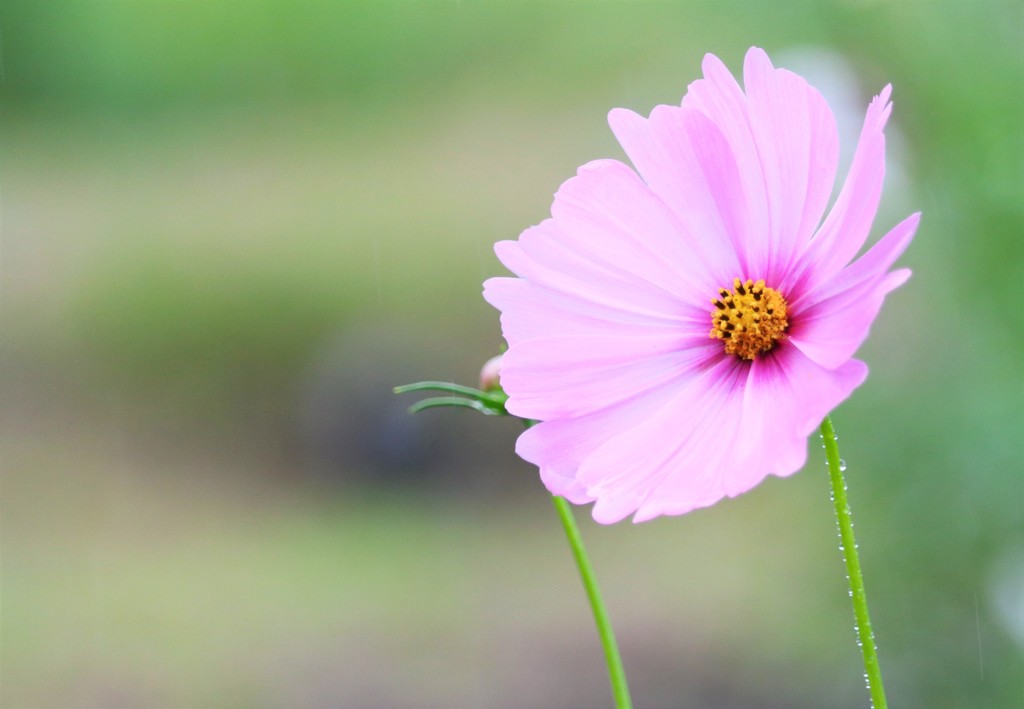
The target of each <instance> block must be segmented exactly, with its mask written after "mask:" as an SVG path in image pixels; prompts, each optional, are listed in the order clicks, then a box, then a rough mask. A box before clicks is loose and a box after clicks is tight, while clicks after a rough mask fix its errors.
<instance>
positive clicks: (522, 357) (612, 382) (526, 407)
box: [501, 327, 721, 421]
mask: <svg viewBox="0 0 1024 709" xmlns="http://www.w3.org/2000/svg"><path fill="white" fill-rule="evenodd" d="M720 356H721V346H720V345H718V344H717V343H716V342H714V341H711V340H709V339H708V336H707V333H706V332H702V333H701V334H700V335H698V336H696V337H691V338H689V339H686V338H684V337H681V336H680V335H679V334H676V333H671V332H662V333H658V332H656V331H652V332H651V333H648V334H646V335H636V334H632V335H626V334H624V332H618V331H616V330H615V328H612V327H609V328H608V330H607V331H606V332H605V333H604V334H601V335H562V336H553V337H543V338H536V339H532V340H527V341H525V342H520V343H519V344H517V345H516V346H515V347H512V348H510V349H509V350H508V352H506V353H505V356H504V357H503V358H502V362H501V384H502V387H503V388H504V389H505V392H506V393H507V394H508V395H509V400H508V402H507V403H506V407H507V408H508V410H509V412H510V413H512V414H514V415H515V416H520V417H522V418H528V419H540V420H545V421H546V420H548V419H557V418H569V417H574V416H582V415H585V414H588V413H591V412H593V411H596V410H598V409H602V408H606V407H608V406H611V405H614V404H617V403H619V402H621V401H624V400H626V399H630V398H633V397H635V396H638V395H640V394H643V393H645V392H647V391H649V390H651V389H654V388H658V387H663V386H668V385H671V384H673V382H675V381H678V380H679V379H681V378H682V377H683V376H684V375H686V374H687V373H689V372H691V371H693V370H694V369H695V368H697V367H698V366H700V365H701V364H702V363H704V362H706V361H707V360H708V359H709V358H716V357H720Z"/></svg>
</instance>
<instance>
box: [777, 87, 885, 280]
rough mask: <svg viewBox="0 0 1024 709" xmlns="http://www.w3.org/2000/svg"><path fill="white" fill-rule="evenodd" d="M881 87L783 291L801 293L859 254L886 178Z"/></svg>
mask: <svg viewBox="0 0 1024 709" xmlns="http://www.w3.org/2000/svg"><path fill="white" fill-rule="evenodd" d="M891 93H892V87H891V86H886V87H885V88H884V89H882V91H881V93H880V94H879V95H878V96H875V98H874V99H873V100H872V101H871V105H869V106H868V112H867V115H866V116H865V118H864V126H863V127H862V128H861V133H860V139H859V141H858V142H857V150H856V152H855V153H854V156H853V163H852V164H851V165H850V173H849V174H848V175H847V177H846V182H845V183H844V184H843V189H842V191H840V193H839V197H838V198H837V199H836V203H835V204H834V205H833V206H832V210H831V211H830V212H829V214H828V216H827V217H826V218H825V221H824V223H823V224H822V225H821V228H820V229H819V230H818V233H817V234H816V235H815V237H814V238H813V239H812V240H811V241H810V243H809V244H807V247H806V249H805V250H804V253H803V254H802V255H801V257H800V260H801V262H802V263H803V268H801V269H799V270H797V271H795V272H794V273H792V274H791V276H790V277H789V278H788V279H787V282H786V283H784V284H783V288H785V289H786V291H785V292H793V293H795V292H802V291H803V290H805V289H807V288H812V287H814V285H815V284H817V283H821V282H822V281H826V280H828V279H829V278H831V277H832V276H833V275H835V274H836V273H838V272H839V271H840V270H841V269H842V268H843V267H844V266H845V265H846V264H848V263H849V262H850V260H851V259H852V258H853V257H854V256H855V255H856V254H857V252H858V251H860V248H861V247H862V246H863V245H864V242H865V240H866V239H867V237H868V232H869V231H870V230H871V223H872V222H873V221H874V220H875V213H876V212H877V211H878V201H879V199H880V198H881V194H882V181H883V178H884V177H885V132H884V130H885V124H886V121H887V120H888V119H889V113H890V111H891V110H892V104H890V103H889V95H890V94H891Z"/></svg>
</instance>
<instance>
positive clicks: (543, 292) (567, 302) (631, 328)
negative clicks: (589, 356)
mask: <svg viewBox="0 0 1024 709" xmlns="http://www.w3.org/2000/svg"><path fill="white" fill-rule="evenodd" d="M484 299H485V300H486V301H487V302H488V303H490V304H491V305H493V306H494V307H496V308H497V309H498V310H500V311H501V331H502V334H503V335H504V336H505V341H506V342H508V344H509V346H510V347H514V346H515V345H517V344H518V343H520V342H522V341H524V340H529V339H532V338H535V337H553V336H556V335H566V334H576V335H603V334H606V333H607V332H608V331H609V328H614V329H615V330H616V331H618V332H620V333H623V335H624V336H627V337H631V336H633V335H644V334H648V333H651V332H659V331H664V332H674V333H678V332H679V331H680V330H681V329H683V328H687V327H691V328H692V327H694V326H696V325H699V326H700V327H704V328H705V329H706V324H707V316H706V315H704V314H701V315H700V317H699V318H694V319H690V318H684V317H683V316H682V315H681V314H679V315H674V314H665V315H644V314H638V313H635V312H631V311H628V310H622V309H619V308H615V307H611V306H608V305H603V304H600V303H596V302H594V301H592V300H588V299H587V298H581V297H578V296H576V295H573V294H566V293H561V292H558V291H554V290H551V289H549V288H545V287H543V286H539V285H537V284H536V283H533V282H531V281H528V280H526V279H524V278H490V279H488V280H487V281H485V282H484Z"/></svg>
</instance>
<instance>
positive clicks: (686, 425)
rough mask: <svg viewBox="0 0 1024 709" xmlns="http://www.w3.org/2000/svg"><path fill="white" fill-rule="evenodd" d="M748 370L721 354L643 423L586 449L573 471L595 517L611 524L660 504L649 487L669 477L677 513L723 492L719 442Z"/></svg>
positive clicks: (732, 424)
mask: <svg viewBox="0 0 1024 709" xmlns="http://www.w3.org/2000/svg"><path fill="white" fill-rule="evenodd" d="M747 369H749V367H747V366H744V365H743V364H741V363H739V362H738V360H735V359H733V358H728V359H727V358H722V359H721V360H720V361H719V363H718V364H717V365H715V366H714V367H711V368H708V369H707V370H705V371H704V372H703V373H702V374H701V375H699V376H694V377H691V378H690V379H689V380H688V381H687V382H685V383H684V384H683V385H682V386H681V387H679V388H676V390H675V396H674V397H673V398H672V399H671V400H670V401H669V402H668V403H666V404H665V406H663V407H661V409H659V410H658V411H657V412H655V413H653V414H652V415H651V416H650V417H649V418H648V419H647V420H645V421H644V422H642V424H640V425H634V426H633V427H631V428H628V429H626V430H623V431H622V432H620V433H619V434H618V435H615V436H612V437H611V438H610V439H609V440H607V441H606V442H605V443H603V444H602V445H601V446H600V447H599V448H597V449H596V450H595V451H594V452H593V453H592V454H591V455H589V456H588V457H587V458H586V459H585V460H584V461H583V463H582V464H581V465H580V469H579V471H578V473H577V476H576V477H577V480H579V482H581V483H582V484H583V485H584V486H585V488H586V490H587V494H588V495H590V496H592V497H594V498H595V499H596V504H595V505H594V510H593V516H594V519H595V520H597V521H598V522H601V523H604V524H610V523H613V522H617V521H619V520H621V519H622V518H624V517H626V516H627V515H629V514H631V513H633V512H635V511H637V510H638V509H639V508H640V507H641V505H643V504H644V503H645V501H648V500H652V501H654V504H660V502H662V501H664V499H663V498H662V497H661V495H660V493H659V495H657V496H653V497H652V494H651V493H652V491H654V490H659V489H660V487H661V485H662V484H664V483H665V482H666V481H672V482H674V483H675V484H676V485H677V487H676V488H675V493H676V494H675V495H674V496H673V497H672V502H673V503H674V504H676V505H677V509H678V511H677V512H676V514H681V513H682V512H686V511H689V510H691V509H695V508H697V507H705V506H707V505H711V504H713V503H714V502H715V501H717V500H719V499H721V498H722V497H723V495H724V492H723V489H722V484H721V479H720V478H719V465H718V464H719V462H720V461H721V458H722V455H723V446H722V445H721V443H722V441H729V440H730V439H731V438H732V437H733V436H734V435H735V433H736V429H737V427H738V425H739V421H740V417H739V409H738V406H737V404H738V402H739V401H741V398H740V397H737V396H736V395H735V394H736V392H740V393H741V392H742V382H743V379H744V377H745V375H746V371H747ZM730 414H734V415H730Z"/></svg>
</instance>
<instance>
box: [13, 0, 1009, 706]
mask: <svg viewBox="0 0 1024 709" xmlns="http://www.w3.org/2000/svg"><path fill="white" fill-rule="evenodd" d="M752 44H757V45H759V46H763V47H765V48H766V49H767V50H768V52H769V54H770V55H771V56H772V58H773V59H774V61H775V63H776V64H777V65H781V66H786V67H788V68H791V69H794V70H796V71H798V72H801V73H803V74H804V75H806V76H808V77H809V78H810V79H811V81H812V82H813V83H815V84H816V85H817V86H819V88H821V89H822V90H823V92H825V93H826V95H827V96H828V97H829V99H830V101H831V102H832V103H833V106H834V107H835V109H836V111H837V113H838V115H839V119H840V128H841V129H842V131H843V138H842V139H843V140H844V141H845V144H844V149H845V150H846V151H847V159H848V153H849V151H850V150H851V149H852V142H851V141H853V140H855V137H856V133H857V131H858V129H859V121H860V120H861V118H862V116H863V110H864V107H865V106H866V105H867V102H868V100H869V99H870V97H871V96H872V95H873V94H875V93H877V91H878V90H879V89H880V88H881V87H882V86H883V85H884V84H885V83H887V82H892V83H893V85H894V106H895V109H894V113H893V120H892V122H891V123H890V129H889V135H890V141H889V145H890V149H889V164H890V170H889V176H888V178H887V179H888V183H887V192H886V196H885V198H884V201H883V205H882V210H881V214H880V216H879V219H878V220H877V222H876V230H875V234H876V235H879V234H881V233H883V231H884V230H885V229H888V228H889V227H890V226H892V225H893V224H895V223H896V221H897V220H898V219H900V218H902V217H903V216H904V215H906V214H908V213H909V212H911V211H915V210H922V211H923V212H924V219H923V222H922V226H921V229H920V231H919V233H918V236H917V239H916V241H915V243H914V244H913V246H912V247H911V249H910V250H909V252H908V253H907V255H906V256H905V257H904V258H903V260H902V263H903V264H905V265H908V266H910V267H912V268H913V269H914V272H915V273H914V277H913V279H912V280H911V281H910V282H909V284H908V285H907V286H905V287H904V288H903V289H901V290H900V291H898V292H897V293H895V294H894V295H893V296H891V297H890V299H889V302H888V303H887V304H886V307H885V309H884V310H883V313H882V315H881V317H880V318H879V320H878V322H877V323H876V325H875V327H874V331H873V336H872V338H871V339H870V341H869V342H868V343H867V344H866V345H865V346H864V347H863V348H862V350H861V353H860V354H861V356H862V357H863V358H864V359H866V360H867V361H868V362H869V363H870V365H871V367H872V375H871V377H870V378H869V379H868V381H867V383H866V384H865V385H864V386H863V387H862V388H861V389H860V390H859V391H858V392H857V393H856V395H855V396H854V397H853V398H852V399H851V400H850V401H849V402H847V403H846V404H844V405H843V406H842V407H841V408H840V409H839V411H838V412H837V413H836V414H835V416H834V420H835V423H836V426H837V429H838V431H839V433H840V436H841V438H842V441H841V448H842V451H843V456H844V458H845V459H846V460H847V461H848V463H849V467H848V472H847V474H848V476H849V482H850V486H851V495H852V499H851V502H852V504H853V507H854V511H855V513H856V518H857V523H858V528H857V531H858V534H859V540H860V546H861V552H862V555H863V556H862V562H863V564H864V565H865V568H866V573H867V582H868V590H869V594H870V597H871V602H872V612H873V614H874V621H875V626H876V633H877V636H878V638H879V641H880V646H881V656H882V661H883V670H884V672H885V676H886V684H887V688H888V690H889V694H890V703H891V705H892V706H894V707H986V708H1000V707H1019V706H1021V703H1020V702H1021V699H1022V696H1024V680H1022V677H1024V672H1022V668H1024V485H1022V476H1021V473H1022V464H1021V459H1022V458H1021V443H1020V442H1021V440H1022V438H1021V436H1022V434H1024V428H1022V424H1021V421H1022V414H1024V411H1022V408H1024V407H1022V402H1024V376H1022V370H1021V354H1020V353H1021V351H1022V350H1024V317H1022V313H1024V310H1022V309H1021V308H1020V307H1019V304H1018V301H1019V300H1020V295H1019V294H1017V295H1014V291H1013V287H1015V286H1014V284H1018V285H1020V284H1021V283H1022V282H1024V247H1022V244H1024V240H1022V235H1024V229H1022V227H1024V199H1022V196H1024V115H1022V113H1024V112H1022V105H1024V10H1022V6H1021V4H1020V3H1019V2H1018V1H1016V0H1014V1H1011V2H984V1H981V0H979V1H976V2H955V3H954V2H906V3H898V2H856V1H853V0H851V1H849V2H841V3H819V2H813V3H812V2H785V3H776V2H754V1H750V2H744V3H735V2H706V3H600V4H597V3H593V4H591V3H582V2H579V3H562V4H541V3H515V4H504V3H495V2H473V1H471V0H463V1H461V2H454V1H453V2H416V3H413V2H408V3H387V2H380V3H345V2H333V3H330V2H302V3H292V2H286V1H285V0H250V1H248V2H213V1H209V2H203V1H198V0H197V1H194V2H189V1H181V2H170V1H165V0H153V1H150V2H127V1H124V2H118V1H115V0H79V1H72V0H53V1H52V2H45V3H40V2H28V1H25V2H18V1H17V0H6V1H5V2H3V3H0V48H2V49H0V51H2V56H0V58H2V65H0V120H2V129H0V197H2V227H3V233H2V248H3V253H2V255H3V260H2V263H3V299H2V312H3V331H2V332H3V336H2V343H0V347H2V351H0V371H2V375H3V383H4V388H3V395H2V397H0V413H2V417H3V418H2V420H3V426H2V449H3V473H2V475H3V477H2V488H0V491H2V503H0V504H2V520H0V524H2V581H0V583H2V620H0V622H2V626H0V633H2V635H0V692H2V695H0V703H2V705H3V706H4V707H12V708H22V707H24V708H27V709H34V708H42V707H104V708H106V707H133V708H136V707H140V708H145V707H154V708H157V709H166V708H170V707H211V708H212V707H356V708H362V707H367V708H372V707H382V708H384V707H394V708H398V709H401V708H404V707H410V708H411V707H507V708H509V709H512V708H516V707H538V708H539V707H567V708H569V707H591V706H595V707H597V706H610V705H611V697H610V692H609V690H608V688H607V682H606V679H605V676H604V670H603V664H602V660H601V655H600V649H599V646H598V642H597V638H596V635H595V633H594V631H593V628H592V625H591V620H590V617H589V615H588V612H587V608H586V605H585V600H584V596H583V593H582V590H581V588H580V585H579V583H578V581H577V579H576V577H575V572H574V569H573V567H572V564H571V560H570V557H569V554H568V550H567V548H566V546H565V543H564V541H563V539H562V537H561V532H560V529H559V527H558V523H557V520H556V518H555V515H554V512H553V511H552V509H551V506H550V503H549V502H548V501H547V499H546V495H545V492H544V490H543V489H542V487H541V486H540V484H539V481H538V480H537V475H536V471H535V470H534V469H532V468H531V467H530V466H528V465H526V464H525V463H522V462H521V461H518V460H517V459H516V458H515V457H514V455H513V454H512V452H511V449H512V445H513V441H514V438H515V436H516V434H517V432H518V429H517V427H516V425H515V422H514V421H509V420H493V419H484V418H483V417H478V416H475V415H471V414H469V413H465V412H460V411H432V412H427V413H425V414H422V415H420V416H418V417H416V418H415V419H413V418H412V417H409V416H407V415H406V414H405V411H404V407H405V406H406V405H407V404H408V403H409V401H408V400H403V399H399V398H398V397H394V396H392V395H391V394H390V391H389V389H390V387H391V386H392V385H395V384H399V383H404V382H407V381H413V380H417V379H426V378H441V379H451V380H454V381H461V382H464V383H468V384H472V383H474V382H475V379H476V376H477V371H478V368H479V366H480V364H481V363H482V362H483V361H484V360H485V359H486V358H487V357H489V356H490V355H491V354H493V353H494V352H496V351H497V349H498V347H499V344H500V332H499V329H498V323H497V316H496V313H495V312H494V311H493V310H492V309H491V308H489V307H488V306H487V305H486V304H485V303H484V302H483V301H482V299H481V298H480V295H479V293H480V284H481V282H482V281H483V280H484V279H485V278H486V277H489V276H491V275H496V274H500V273H502V272H503V270H502V268H501V267H500V265H499V264H498V262H497V260H496V259H495V258H494V257H493V255H492V251H491V247H492V244H493V242H494V241H496V240H499V239H504V238H514V237H515V236H516V235H517V234H518V233H519V232H520V231H521V230H522V229H523V228H525V227H526V226H528V225H530V224H533V223H536V222H538V221H539V220H541V219H542V218H544V217H545V216H546V214H547V212H548V208H549V206H550V200H551V195H552V193H553V192H554V191H555V190H556V189H557V187H558V185H559V184H560V183H561V181H563V180H564V179H566V178H568V177H569V176H570V175H572V174H573V173H574V171H575V169H576V168H577V166H579V165H580V164H582V163H584V162H586V161H588V160H591V159H594V158H598V157H609V156H610V157H622V153H621V150H620V149H619V148H618V146H617V144H616V143H615V142H614V139H613V138H612V136H611V134H610V132H609V131H608V129H607V126H606V124H605V115H606V113H607V111H608V110H609V109H610V108H612V107H614V106H626V107H629V108H632V109H634V110H637V111H639V112H642V113H644V114H646V113H647V112H648V111H649V110H650V109H651V108H652V107H653V106H654V105H656V104H658V103H675V102H678V101H679V99H680V97H681V96H682V94H683V92H684V91H685V87H686V85H687V84H688V83H689V82H690V81H692V80H693V79H695V78H697V76H698V74H699V67H700V60H701V57H702V55H703V54H704V53H705V52H708V51H711V52H714V53H716V54H718V55H719V56H720V57H722V58H723V59H724V60H725V61H726V63H727V64H728V65H729V66H730V67H731V68H732V69H733V70H734V71H738V70H739V68H740V66H741V64H742V57H743V53H744V51H745V50H746V48H747V47H748V46H750V45H752ZM811 446H812V451H811V453H812V455H811V459H810V462H809V463H808V466H807V469H806V470H805V471H803V472H802V473H800V474H799V475H796V476H794V477H793V478H790V479H788V480H778V479H772V480H769V481H767V482H766V483H765V484H763V485H761V486H760V487H758V488H757V489H756V490H754V491H753V492H751V493H749V494H747V495H745V496H743V497H741V498H738V499H736V500H731V501H726V502H723V503H721V504H720V505H718V506H716V507H714V508H711V509H708V510H703V511H699V512H695V513H692V514H690V515H687V516H684V517H680V518H669V519H659V520H656V521H654V522H650V523H646V524H643V525H639V526H634V525H631V524H629V523H623V524H620V525H618V526H615V527H600V526H598V525H595V524H593V523H592V522H591V521H590V520H589V516H588V514H587V511H586V510H578V517H579V519H580V521H581V524H582V527H583V533H584V535H585V537H586V539H587V541H588V543H589V546H590V550H591V553H592V555H593V557H594V562H595V565H596V567H597V570H598V574H599V577H600V579H601V582H602V584H603V587H604V591H605V594H606V597H607V601H608V604H609V608H610V612H611V614H612V617H613V620H614V621H615V624H616V627H617V631H618V633H619V636H620V642H621V646H622V650H623V653H624V658H625V664H626V667H627V671H628V672H629V674H630V677H631V682H632V685H633V690H634V698H635V700H636V704H637V706H638V708H644V709H649V708H652V707H712V708H719V707H769V708H772V707H778V708H783V707H807V708H811V707H851V708H852V707H864V706H866V705H867V695H866V692H865V691H864V689H863V683H862V681H861V677H860V660H859V654H858V649H857V647H856V645H855V643H854V636H853V632H852V613H851V611H850V609H849V606H848V599H847V596H846V587H845V579H844V577H843V570H842V565H841V562H840V557H839V553H838V550H837V540H836V537H835V530H834V522H833V519H832V516H831V514H832V513H831V509H830V505H829V501H828V489H827V480H826V475H825V473H824V465H823V459H820V458H822V457H821V456H817V454H816V451H817V443H816V442H815V441H812V442H811Z"/></svg>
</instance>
